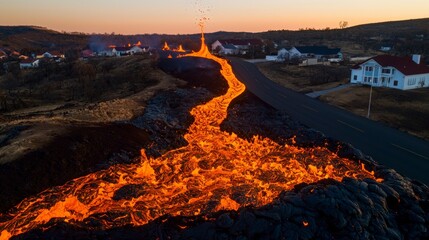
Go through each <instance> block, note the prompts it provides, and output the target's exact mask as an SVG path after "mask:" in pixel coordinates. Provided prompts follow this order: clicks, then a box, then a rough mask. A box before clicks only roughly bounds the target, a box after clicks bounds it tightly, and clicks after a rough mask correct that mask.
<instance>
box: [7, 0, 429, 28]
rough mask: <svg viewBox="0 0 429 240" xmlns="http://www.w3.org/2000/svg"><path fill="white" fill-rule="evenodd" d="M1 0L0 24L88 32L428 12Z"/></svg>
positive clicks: (312, 1) (273, 4)
mask: <svg viewBox="0 0 429 240" xmlns="http://www.w3.org/2000/svg"><path fill="white" fill-rule="evenodd" d="M0 1H3V3H2V8H3V9H4V10H5V11H3V12H2V14H1V15H0V25H32V26H41V27H46V28H48V29H53V30H56V31H65V32H83V33H89V34H90V33H109V34H110V33H113V32H114V33H117V34H152V33H158V34H193V33H197V31H196V29H197V28H196V25H197V24H198V21H197V19H198V18H200V17H201V15H204V16H205V17H208V18H210V20H209V21H208V23H207V26H206V31H207V32H217V31H232V32H263V31H268V30H283V29H284V30H298V29H305V28H315V29H325V28H327V27H329V28H338V27H339V25H338V23H339V22H340V21H347V22H348V23H349V26H355V25H360V24H366V23H376V22H386V21H396V20H408V19H419V18H427V17H429V14H428V13H427V9H429V1H427V0H409V1H406V2H392V1H389V0H378V1H370V0H361V1H360V2H359V4H356V2H355V1H353V2H352V1H349V0H344V1H341V2H338V1H336V0H324V1H320V0H309V1H307V2H296V3H290V2H287V1H281V0H271V1H265V2H260V1H256V0H250V1H244V0H235V1H234V2H228V3H227V4H226V3H225V2H223V1H214V0H205V1H204V0H199V1H195V0H192V1H191V0H177V1H174V2H171V1H165V0H158V1H156V2H150V3H148V2H147V1H140V2H135V1H132V0H123V1H121V2H117V1H112V0H103V1H102V0H92V1H90V2H87V1H86V2H83V0H77V1H67V2H66V1H54V2H53V1H50V0H39V1H31V2H28V1H25V0H14V1H7V2H6V0H0ZM83 3H84V4H83ZM200 9H204V10H203V11H201V10H200Z"/></svg>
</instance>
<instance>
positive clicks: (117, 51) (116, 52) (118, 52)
mask: <svg viewBox="0 0 429 240" xmlns="http://www.w3.org/2000/svg"><path fill="white" fill-rule="evenodd" d="M112 54H113V56H117V57H120V56H126V55H131V47H114V48H113V49H112Z"/></svg>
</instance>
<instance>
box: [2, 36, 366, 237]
mask: <svg viewBox="0 0 429 240" xmlns="http://www.w3.org/2000/svg"><path fill="white" fill-rule="evenodd" d="M202 36H203V37H202V46H201V50H200V51H199V52H196V53H191V54H188V55H187V56H192V57H203V58H208V59H212V60H214V61H216V62H217V63H219V64H220V65H221V68H222V69H221V73H222V75H223V76H224V78H225V79H226V81H227V82H228V85H229V89H228V91H227V93H226V94H225V95H223V96H219V97H216V98H214V99H212V100H211V101H209V102H207V103H205V104H203V105H199V106H197V107H195V108H194V109H192V111H191V114H192V116H193V117H194V118H195V121H194V123H193V124H192V125H191V126H190V127H189V129H188V132H187V134H186V135H185V139H186V140H187V141H188V145H187V146H185V147H182V148H179V149H175V150H172V151H169V152H167V153H166V154H164V155H163V156H161V157H159V158H156V159H154V158H147V157H146V155H145V151H144V150H142V157H141V163H140V164H119V165H115V166H112V167H110V168H109V169H107V170H103V171H99V172H96V173H93V174H89V175H87V176H84V177H81V178H77V179H74V180H72V181H70V182H68V183H66V184H65V185H63V186H58V187H53V188H51V189H48V190H46V191H44V192H42V193H40V194H38V195H37V196H34V197H31V198H28V199H25V200H23V201H22V202H21V203H20V204H19V205H17V206H16V207H15V208H14V209H13V210H12V211H11V212H10V213H8V214H7V215H3V216H0V217H1V218H0V219H7V220H6V221H4V222H1V223H0V229H1V236H0V239H9V238H10V237H12V236H16V235H19V234H22V233H26V232H29V231H31V230H33V229H49V226H51V225H50V224H53V223H55V222H67V223H68V224H72V225H77V226H84V227H86V228H88V229H101V230H104V229H110V228H113V227H120V226H125V225H134V226H141V225H145V224H147V223H148V222H149V221H151V220H154V219H156V218H158V217H161V216H163V215H166V214H168V215H171V216H179V215H180V216H195V215H200V214H202V215H204V214H207V213H210V212H215V211H219V210H222V209H228V210H237V209H238V208H240V207H242V206H249V205H252V206H261V205H264V204H267V203H270V202H272V201H273V199H274V198H276V197H277V196H278V195H279V193H280V192H281V191H285V190H290V189H292V188H293V187H294V186H295V185H296V184H299V183H304V182H305V183H313V182H316V181H319V180H321V179H327V178H331V179H335V180H338V181H341V180H342V179H343V177H346V176H347V177H354V178H359V179H362V178H374V176H373V173H370V172H368V171H366V170H365V168H364V166H363V165H359V164H358V163H356V162H353V161H351V160H349V159H345V158H340V157H338V156H337V155H336V154H335V153H333V152H331V151H329V150H328V149H326V148H324V147H313V148H300V147H296V146H293V145H279V144H277V143H275V142H274V141H272V140H270V139H268V138H263V137H259V136H255V137H254V138H253V139H252V140H251V141H248V140H245V139H241V138H239V137H238V136H237V135H235V134H234V133H232V134H230V133H227V132H223V131H221V129H220V124H221V123H222V121H223V120H224V119H225V118H226V117H227V109H228V106H229V104H230V102H231V101H232V100H233V99H234V98H236V97H237V96H239V95H240V94H241V93H243V91H244V90H245V86H244V85H243V84H242V83H241V82H240V81H238V79H237V78H236V77H235V76H234V74H233V72H232V68H231V66H230V65H229V64H228V62H227V60H225V59H221V58H218V57H216V56H213V55H211V54H210V52H209V51H208V48H207V46H206V45H205V43H204V34H203V35H202ZM94 222H96V224H94ZM88 223H91V224H88Z"/></svg>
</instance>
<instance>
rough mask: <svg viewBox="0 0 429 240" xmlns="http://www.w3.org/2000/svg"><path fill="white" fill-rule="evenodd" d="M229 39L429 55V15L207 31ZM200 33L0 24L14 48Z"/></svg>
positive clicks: (1, 38) (190, 42)
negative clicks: (343, 24) (344, 24)
mask: <svg viewBox="0 0 429 240" xmlns="http://www.w3.org/2000/svg"><path fill="white" fill-rule="evenodd" d="M226 38H261V39H266V40H271V41H275V42H277V43H281V42H283V41H284V40H287V41H286V44H289V45H305V44H327V42H328V45H329V41H349V42H353V43H359V44H361V45H362V46H364V48H367V49H369V48H377V46H378V45H380V44H390V45H394V46H396V48H397V49H398V51H399V53H409V52H419V53H422V54H426V53H427V54H429V47H428V45H429V44H428V42H429V18H423V19H413V20H403V21H391V22H381V23H372V24H364V25H358V26H353V27H349V28H345V29H323V30H316V29H305V30H299V31H290V30H276V31H267V32H260V33H248V32H223V31H220V32H215V33H208V34H206V40H207V43H212V42H213V41H215V40H217V39H226ZM199 39H200V35H199V34H186V35H165V34H140V35H115V34H96V35H86V34H79V33H73V34H71V33H60V32H56V31H53V30H49V29H46V28H42V27H34V26H0V48H1V47H10V48H13V49H18V50H20V49H23V48H29V49H54V48H55V49H70V48H79V49H82V48H85V47H87V46H94V44H95V45H97V44H100V45H109V44H116V45H121V44H126V43H135V42H137V41H141V42H142V44H144V45H149V46H152V47H159V46H160V45H161V44H162V43H163V42H164V41H168V42H169V43H172V44H183V45H184V47H185V48H186V49H193V50H196V49H198V47H199Z"/></svg>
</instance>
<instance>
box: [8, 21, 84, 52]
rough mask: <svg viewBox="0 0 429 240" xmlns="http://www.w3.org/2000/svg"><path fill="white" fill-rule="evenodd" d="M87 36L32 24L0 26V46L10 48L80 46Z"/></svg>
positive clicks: (68, 47) (64, 47)
mask: <svg viewBox="0 0 429 240" xmlns="http://www.w3.org/2000/svg"><path fill="white" fill-rule="evenodd" d="M88 39H89V36H87V35H83V34H66V33H60V32H56V31H53V30H49V29H46V28H41V27H33V26H16V27H15V26H0V47H8V48H12V49H18V50H21V49H25V48H27V49H52V48H55V49H59V50H65V49H70V48H82V47H84V46H85V45H86V44H87V43H88Z"/></svg>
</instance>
